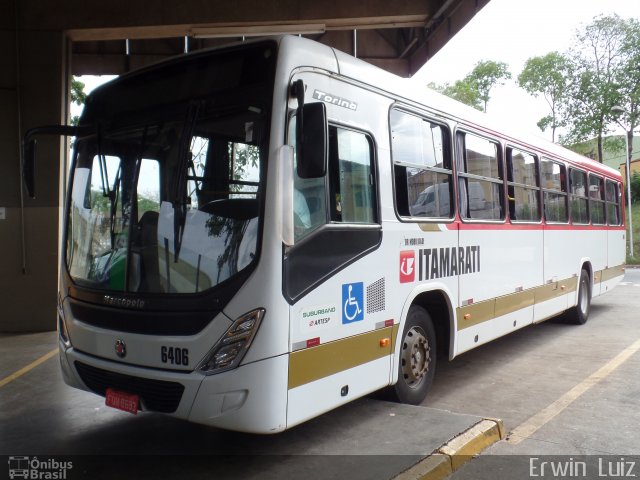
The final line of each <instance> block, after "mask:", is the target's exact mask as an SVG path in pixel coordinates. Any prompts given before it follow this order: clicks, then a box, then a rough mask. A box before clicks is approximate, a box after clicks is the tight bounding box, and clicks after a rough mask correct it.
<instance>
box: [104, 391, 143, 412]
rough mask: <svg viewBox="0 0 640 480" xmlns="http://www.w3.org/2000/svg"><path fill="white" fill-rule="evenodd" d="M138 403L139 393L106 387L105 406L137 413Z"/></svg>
mask: <svg viewBox="0 0 640 480" xmlns="http://www.w3.org/2000/svg"><path fill="white" fill-rule="evenodd" d="M139 403H140V396H139V395H136V394H134V393H127V392H121V391H119V390H114V389H112V388H107V395H106V400H105V404H106V405H107V407H112V408H117V409H118V410H122V411H125V412H129V413H133V414H134V415H137V414H138V405H139Z"/></svg>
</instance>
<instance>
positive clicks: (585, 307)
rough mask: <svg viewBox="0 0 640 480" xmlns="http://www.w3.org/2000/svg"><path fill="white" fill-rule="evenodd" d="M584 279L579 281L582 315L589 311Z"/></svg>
mask: <svg viewBox="0 0 640 480" xmlns="http://www.w3.org/2000/svg"><path fill="white" fill-rule="evenodd" d="M587 288H588V285H587V282H586V280H584V279H583V280H582V281H581V282H580V312H581V313H582V315H583V316H584V317H586V316H587V314H588V313H589V292H588V291H587Z"/></svg>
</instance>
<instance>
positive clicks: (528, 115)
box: [415, 0, 640, 140]
mask: <svg viewBox="0 0 640 480" xmlns="http://www.w3.org/2000/svg"><path fill="white" fill-rule="evenodd" d="M614 13H617V14H618V15H619V16H620V17H622V18H625V19H626V18H631V17H633V18H638V19H640V0H490V2H489V3H488V4H487V5H486V6H485V7H484V8H483V9H482V10H480V12H478V13H477V14H476V16H475V17H473V19H471V21H470V22H469V23H468V24H467V25H466V26H465V27H464V28H463V29H462V30H461V31H460V32H458V34H457V35H455V36H454V37H453V38H452V39H451V40H450V41H449V42H448V43H447V44H446V45H445V46H444V47H443V48H442V49H441V50H440V51H439V52H438V53H436V55H434V56H433V58H431V59H430V60H429V61H428V62H427V64H426V65H425V66H424V67H423V68H422V69H421V70H420V71H419V72H418V73H416V75H415V78H416V79H419V80H420V81H424V82H425V83H429V82H435V83H437V84H443V83H453V82H455V81H456V80H459V79H462V78H463V77H465V76H466V75H467V74H468V73H469V72H471V70H473V67H474V66H475V64H476V63H477V62H479V61H480V60H495V61H500V62H505V63H507V64H508V65H509V70H510V71H511V75H512V80H510V81H508V82H507V83H506V84H505V85H504V86H502V87H496V88H495V89H494V90H492V91H491V99H490V100H489V103H488V105H487V113H489V114H490V115H492V116H493V115H495V116H498V117H501V118H503V119H505V118H508V119H509V123H510V124H512V125H514V126H516V127H517V128H520V129H522V130H525V131H527V132H529V133H532V134H534V135H538V136H540V137H542V138H545V139H547V140H551V131H550V130H548V131H547V132H545V133H542V132H541V131H540V129H539V128H538V127H537V125H536V123H537V122H538V120H540V118H542V117H544V116H545V115H547V114H548V113H549V109H548V105H547V103H546V101H545V100H544V98H542V97H540V98H538V99H535V98H534V97H532V96H530V95H529V94H527V93H526V92H525V91H524V90H521V89H520V88H518V87H517V86H516V84H515V79H516V78H517V77H518V75H519V74H520V72H521V71H522V68H523V67H524V64H525V62H526V61H527V59H528V58H530V57H535V56H542V55H545V54H547V53H549V52H552V51H559V52H561V53H562V52H565V51H567V50H568V49H569V47H570V46H571V45H572V44H574V41H575V36H576V31H577V30H578V29H582V28H584V27H585V26H586V25H588V24H589V23H591V21H592V20H593V18H594V17H596V16H598V15H611V14H614ZM516 112H517V113H516ZM621 132H622V129H620V131H619V132H615V133H621Z"/></svg>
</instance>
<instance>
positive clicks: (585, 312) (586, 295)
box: [568, 269, 591, 325]
mask: <svg viewBox="0 0 640 480" xmlns="http://www.w3.org/2000/svg"><path fill="white" fill-rule="evenodd" d="M589 310H591V282H590V281H589V272H588V271H586V270H585V269H583V270H582V272H580V280H578V304H577V305H576V306H575V307H573V308H572V309H571V310H569V315H568V317H569V322H570V323H573V324H574V325H584V324H585V323H587V319H588V318H589Z"/></svg>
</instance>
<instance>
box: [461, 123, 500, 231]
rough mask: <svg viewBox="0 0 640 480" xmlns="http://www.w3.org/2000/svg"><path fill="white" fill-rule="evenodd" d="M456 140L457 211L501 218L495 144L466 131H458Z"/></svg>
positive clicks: (474, 216)
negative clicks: (458, 209)
mask: <svg viewBox="0 0 640 480" xmlns="http://www.w3.org/2000/svg"><path fill="white" fill-rule="evenodd" d="M457 144H458V151H459V155H458V191H459V195H460V199H459V202H460V203H459V205H460V215H461V216H462V218H464V219H470V220H503V219H504V217H505V214H504V199H503V195H502V185H503V181H502V165H501V162H500V157H499V156H498V151H499V149H498V144H497V143H495V142H493V141H490V140H487V139H484V138H481V137H478V136H476V135H472V134H470V133H459V134H458V137H457Z"/></svg>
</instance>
